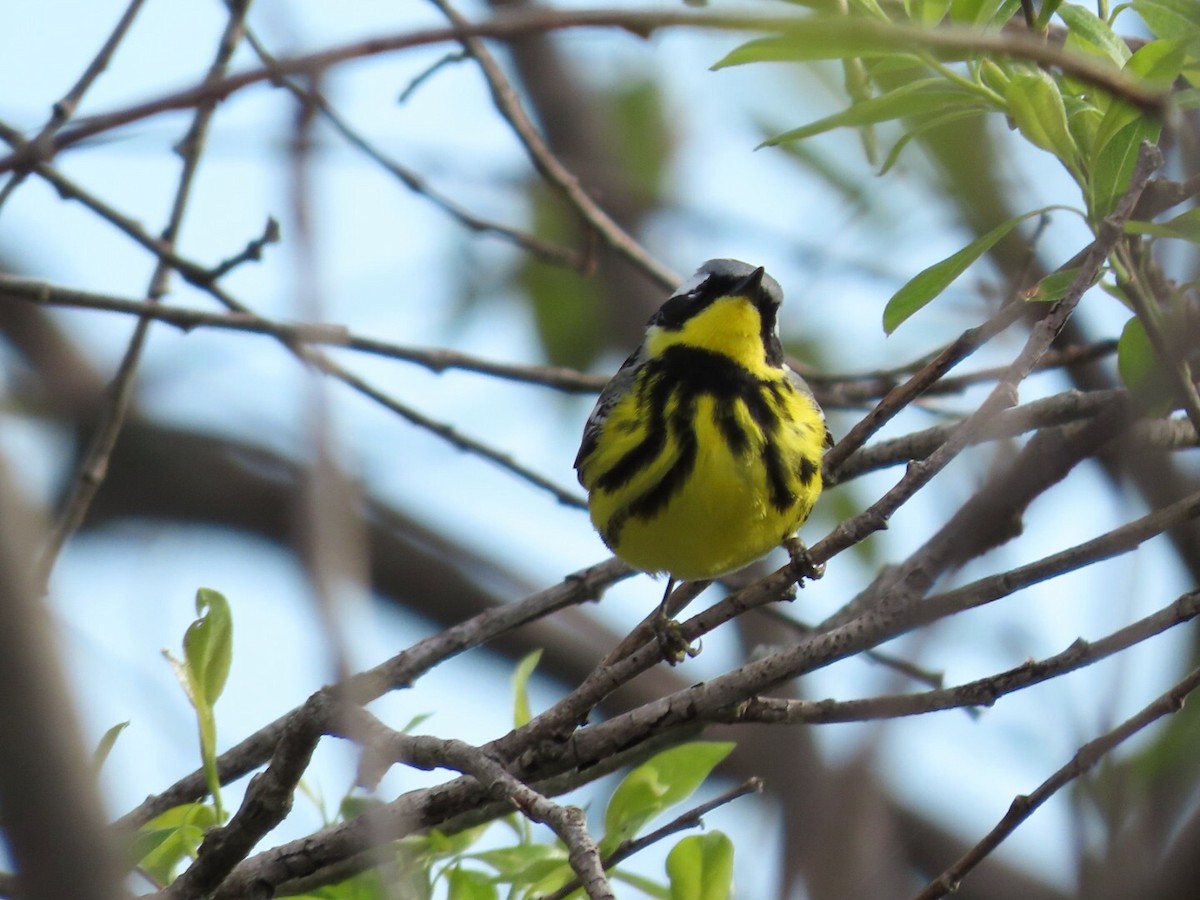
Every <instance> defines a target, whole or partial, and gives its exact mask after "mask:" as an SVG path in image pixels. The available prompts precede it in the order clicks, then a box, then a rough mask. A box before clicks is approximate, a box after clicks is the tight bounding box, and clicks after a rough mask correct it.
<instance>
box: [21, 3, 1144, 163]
mask: <svg viewBox="0 0 1200 900" xmlns="http://www.w3.org/2000/svg"><path fill="white" fill-rule="evenodd" d="M854 27H855V29H856V39H857V41H858V42H859V43H860V45H861V46H862V49H863V50H867V49H870V47H871V46H872V45H873V44H877V45H878V47H879V49H882V50H893V49H895V48H896V47H897V46H899V45H902V44H908V45H911V46H913V47H923V48H925V49H928V50H932V51H935V52H942V53H946V54H948V55H955V54H963V53H970V54H996V55H999V56H1002V57H1009V58H1013V59H1024V60H1028V61H1030V62H1035V63H1039V64H1042V65H1048V66H1054V67H1056V68H1058V69H1061V70H1062V71H1063V72H1064V73H1066V74H1068V75H1073V76H1075V77H1077V78H1079V79H1081V80H1083V81H1086V82H1089V83H1091V84H1095V85H1097V86H1098V87H1101V88H1104V89H1105V90H1107V91H1109V92H1110V93H1111V94H1113V95H1114V96H1117V97H1120V98H1122V99H1124V100H1127V101H1129V102H1130V103H1132V104H1134V105H1135V106H1138V107H1140V108H1142V109H1145V110H1147V111H1150V112H1152V113H1155V114H1158V113H1161V112H1162V110H1163V109H1164V108H1165V106H1166V103H1167V94H1166V92H1164V91H1161V90H1155V89H1151V88H1147V87H1145V86H1144V85H1142V84H1141V82H1138V81H1136V80H1134V79H1131V78H1130V77H1129V76H1127V75H1125V74H1124V73H1123V72H1122V71H1120V70H1119V69H1117V68H1116V67H1115V66H1112V65H1109V64H1106V63H1102V62H1099V61H1097V60H1096V59H1095V58H1094V57H1090V56H1086V55H1084V54H1078V53H1073V52H1069V51H1066V50H1064V49H1062V48H1059V47H1056V46H1054V45H1053V44H1050V43H1047V42H1045V41H1043V40H1041V39H1039V38H1038V37H1036V36H1034V35H1026V34H1020V33H1012V32H985V31H980V30H978V29H975V28H965V27H956V26H940V27H938V28H921V27H916V26H906V25H899V24H895V23H882V22H874V21H870V20H866V19H862V20H860V21H856V22H855V23H854ZM574 28H621V29H624V30H626V31H629V32H632V33H634V34H637V35H639V36H643V37H644V36H647V35H650V34H652V33H653V32H655V31H658V30H660V29H664V28H710V29H718V30H737V31H759V32H763V31H765V32H779V33H780V34H782V35H783V36H785V37H786V36H790V37H794V38H797V39H803V40H806V41H810V42H820V41H821V40H828V39H829V38H831V37H836V38H842V37H844V32H845V23H844V22H841V21H838V20H834V21H830V20H828V19H826V20H822V19H821V18H819V17H813V18H803V17H796V16H753V15H739V14H713V13H688V12H680V11H675V10H666V11H661V12H647V11H638V10H605V9H593V10H588V9H584V10H562V9H552V8H538V7H530V8H527V9H519V10H513V11H511V12H510V11H506V12H503V13H499V14H497V15H495V16H493V17H492V18H490V19H487V20H485V21H481V22H472V23H467V24H464V25H462V26H452V27H449V28H427V29H419V30H416V31H409V32H404V33H402V34H398V35H392V36H390V37H382V38H370V39H368V40H364V41H356V42H354V43H350V44H344V45H341V46H338V47H332V48H329V49H326V50H321V51H318V52H315V53H311V54H305V55H302V56H296V57H292V58H289V59H282V60H279V62H278V64H277V65H276V66H274V67H272V68H266V67H263V68H258V69H252V70H250V71H247V72H240V73H238V74H236V75H231V76H229V77H227V78H225V79H223V80H221V81H219V82H217V83H214V84H200V85H196V86H194V87H191V88H187V89H184V90H182V91H177V92H175V93H172V94H166V95H163V96H160V97H156V98H152V99H150V100H147V101H144V102H142V103H138V104H135V105H132V106H128V107H125V108H123V109H118V110H115V111H113V112H110V113H107V114H104V115H98V116H93V117H92V118H90V119H89V120H88V121H87V122H86V123H81V124H78V125H76V126H75V127H74V128H71V129H69V130H65V131H62V132H60V133H59V134H57V135H56V136H55V137H54V140H53V141H52V142H51V143H50V145H48V146H47V147H45V148H40V147H39V148H33V147H25V148H23V149H21V150H18V151H16V152H13V153H10V154H9V155H8V156H6V157H3V158H0V174H2V173H4V172H10V171H13V170H16V169H21V168H27V167H29V166H31V165H34V164H36V163H38V162H42V161H44V160H46V159H49V158H51V157H53V156H54V155H55V154H57V153H59V152H61V151H62V150H64V149H66V148H67V147H71V146H74V145H75V144H78V143H80V142H81V141H84V140H86V139H87V138H90V137H94V136H95V135H97V134H102V133H104V132H106V131H111V130H112V129H114V128H119V127H121V126H123V125H128V124H130V123H132V122H137V121H141V120H143V119H146V118H149V117H151V116H156V115H159V114H161V113H164V112H169V111H171V110H176V109H189V108H192V107H194V106H196V105H197V104H198V103H201V102H204V101H207V100H223V99H225V98H227V97H228V96H230V95H231V94H233V93H235V92H237V91H240V90H243V89H245V88H247V87H249V86H251V85H255V84H259V83H262V82H267V81H272V80H274V79H276V78H278V77H279V76H280V75H300V74H308V75H314V74H317V73H319V72H321V71H322V70H325V69H328V68H329V67H331V66H334V65H337V64H339V63H343V62H346V61H348V60H352V59H362V58H365V57H370V56H378V55H380V54H384V53H392V52H395V51H398V50H406V49H409V48H412V47H422V46H427V45H430V44H441V43H445V42H447V41H462V40H463V39H464V38H494V39H498V40H513V39H516V38H521V37H528V36H531V35H537V34H545V33H548V32H553V31H564V30H567V29H574Z"/></svg>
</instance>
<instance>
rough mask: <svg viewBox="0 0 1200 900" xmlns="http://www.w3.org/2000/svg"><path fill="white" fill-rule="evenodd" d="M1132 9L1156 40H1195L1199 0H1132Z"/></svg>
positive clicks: (1199, 13)
mask: <svg viewBox="0 0 1200 900" xmlns="http://www.w3.org/2000/svg"><path fill="white" fill-rule="evenodd" d="M1133 9H1134V12H1136V13H1137V14H1138V15H1139V16H1141V17H1142V21H1143V22H1145V23H1146V27H1147V28H1149V29H1150V32H1151V34H1153V35H1154V36H1155V37H1156V38H1170V39H1174V38H1189V39H1192V40H1194V39H1195V36H1196V23H1197V22H1200V0H1133Z"/></svg>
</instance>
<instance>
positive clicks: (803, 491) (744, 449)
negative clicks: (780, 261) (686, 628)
mask: <svg viewBox="0 0 1200 900" xmlns="http://www.w3.org/2000/svg"><path fill="white" fill-rule="evenodd" d="M782 302H783V292H782V290H781V289H780V287H779V284H778V283H777V282H776V281H775V279H774V278H772V277H771V276H770V275H767V274H766V273H765V272H764V271H763V269H762V268H761V267H758V268H755V267H754V266H750V265H748V264H746V263H744V262H741V261H739V260H735V259H712V260H709V261H708V262H706V263H704V265H702V266H701V267H700V268H699V269H698V270H697V272H696V274H695V275H693V276H692V277H691V278H690V279H689V280H688V281H686V282H685V283H684V284H682V285H681V286H680V287H679V288H678V289H677V290H676V291H675V293H674V294H672V295H671V297H670V298H669V299H668V300H667V301H666V303H664V304H663V305H662V307H661V308H660V309H659V310H658V312H656V313H655V314H654V315H653V316H652V317H651V318H650V321H649V323H647V326H646V336H645V338H644V340H643V341H642V345H641V346H640V347H638V349H637V350H636V351H635V352H634V353H633V355H632V356H630V357H629V358H628V359H627V360H625V363H624V365H622V366H621V368H620V370H618V372H617V373H616V375H614V376H613V378H612V380H611V381H610V382H609V383H608V385H607V386H606V387H605V388H604V390H603V391H602V392H601V393H600V398H599V400H597V402H596V406H595V408H594V409H593V410H592V414H591V416H589V418H588V420H587V425H586V426H585V427H584V431H583V442H582V445H581V446H580V448H579V455H578V456H577V457H576V458H575V468H576V470H577V472H578V475H579V481H580V483H581V484H582V485H583V486H584V487H585V488H586V489H587V492H588V509H589V511H590V512H591V517H592V523H593V524H594V525H595V526H596V530H597V531H599V532H600V536H601V537H602V538H603V539H604V543H605V544H607V545H608V547H609V548H610V549H611V550H612V551H613V552H614V553H615V554H616V555H617V556H619V557H620V558H621V559H623V560H624V561H625V562H627V563H629V565H631V566H633V567H634V568H636V569H640V570H642V571H645V572H651V573H658V572H665V573H667V575H668V576H669V577H668V582H667V592H666V594H665V595H664V597H663V605H662V606H660V608H659V609H660V613H663V611H664V610H665V604H666V601H667V596H669V594H670V592H671V588H672V586H673V584H674V582H675V581H676V580H697V579H706V578H715V577H717V576H719V575H724V574H726V573H728V572H732V571H734V570H735V569H739V568H741V567H742V566H745V565H747V564H748V563H751V562H753V561H754V560H756V559H758V558H760V557H761V556H763V555H764V554H766V553H767V552H768V551H769V550H771V548H772V547H775V546H778V545H780V544H784V545H785V546H787V547H788V549H789V552H791V553H792V555H793V558H796V557H797V554H799V555H800V559H799V561H800V562H802V563H803V562H806V561H807V552H806V551H805V550H804V546H803V544H801V543H799V540H798V539H797V538H795V533H796V530H797V529H798V528H799V527H800V526H801V525H802V524H803V523H804V520H805V519H807V518H808V514H809V512H811V511H812V508H813V504H814V503H816V501H817V497H818V496H819V495H820V493H821V486H822V482H821V459H822V456H823V454H824V452H825V449H826V448H827V447H828V446H829V445H830V443H831V440H830V436H829V431H828V429H827V428H826V426H825V416H824V414H823V413H822V412H821V408H820V406H818V405H817V402H816V400H815V399H814V398H813V395H812V391H811V390H809V388H808V385H806V384H805V383H804V380H803V379H802V378H801V377H800V376H799V375H797V374H796V373H795V372H793V371H792V370H791V369H790V368H789V367H788V365H787V363H786V362H785V361H784V357H783V347H782V345H781V344H780V342H779V334H778V331H777V329H776V316H777V314H778V312H779V307H780V304H781V303H782ZM807 567H808V569H809V571H810V574H812V575H813V576H816V575H819V574H820V573H819V571H817V570H815V567H813V566H812V565H811V561H807ZM661 618H662V619H664V620H665V614H664V615H663V616H662V617H661ZM661 637H662V633H661V632H660V639H661Z"/></svg>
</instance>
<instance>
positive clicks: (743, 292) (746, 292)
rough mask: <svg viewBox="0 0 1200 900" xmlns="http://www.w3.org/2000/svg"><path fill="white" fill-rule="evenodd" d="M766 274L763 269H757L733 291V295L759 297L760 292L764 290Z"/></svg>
mask: <svg viewBox="0 0 1200 900" xmlns="http://www.w3.org/2000/svg"><path fill="white" fill-rule="evenodd" d="M764 272H765V270H764V269H763V267H762V266H759V267H758V268H757V269H755V270H754V271H753V272H751V273H750V274H749V275H747V276H746V278H745V279H744V280H743V281H742V282H741V283H740V284H739V285H738V286H737V287H735V288H734V289H733V290H732V291H731V293H732V294H733V295H734V296H735V297H751V298H753V297H757V296H758V293H759V291H760V290H762V280H763V274H764Z"/></svg>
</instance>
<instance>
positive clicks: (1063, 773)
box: [916, 669, 1200, 900]
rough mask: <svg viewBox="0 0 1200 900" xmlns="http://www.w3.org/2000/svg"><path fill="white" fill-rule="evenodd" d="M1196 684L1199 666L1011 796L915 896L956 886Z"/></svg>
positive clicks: (1172, 709)
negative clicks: (1031, 787)
mask: <svg viewBox="0 0 1200 900" xmlns="http://www.w3.org/2000/svg"><path fill="white" fill-rule="evenodd" d="M1197 687H1200V669H1194V670H1193V671H1192V672H1191V673H1190V674H1188V675H1187V676H1186V677H1184V678H1183V679H1182V680H1180V681H1179V682H1178V683H1176V684H1175V686H1174V687H1172V688H1171V689H1170V690H1169V691H1167V692H1166V693H1165V694H1162V695H1161V696H1160V697H1158V698H1157V699H1156V700H1154V701H1153V702H1152V703H1150V704H1148V705H1147V706H1145V707H1143V708H1142V709H1141V711H1139V712H1138V713H1136V714H1135V715H1133V716H1131V717H1130V718H1128V719H1126V720H1125V721H1124V722H1122V723H1121V724H1120V725H1118V726H1117V727H1116V728H1114V729H1113V730H1112V731H1109V732H1108V733H1106V734H1103V735H1101V736H1100V737H1098V738H1096V739H1095V740H1092V741H1089V742H1088V743H1086V744H1084V745H1083V746H1082V747H1080V748H1079V750H1078V751H1076V753H1075V756H1074V757H1072V759H1071V761H1070V762H1068V763H1067V764H1066V765H1065V766H1063V767H1062V768H1061V769H1059V770H1058V771H1057V772H1055V773H1054V774H1053V775H1051V776H1050V777H1049V778H1047V779H1046V780H1045V781H1043V782H1042V783H1041V784H1040V785H1038V787H1037V789H1036V790H1035V791H1033V793H1031V794H1022V795H1021V796H1019V797H1017V798H1016V799H1014V800H1013V802H1012V806H1010V807H1009V810H1008V812H1007V813H1005V815H1004V818H1002V819H1001V820H1000V821H999V822H998V823H997V824H996V827H995V828H993V829H992V830H991V831H990V832H988V834H987V835H986V836H985V837H984V838H983V840H981V841H980V842H979V843H978V844H976V845H975V846H974V847H972V848H971V849H970V850H969V851H968V852H967V853H966V854H964V855H963V857H962V858H961V859H959V860H958V861H957V862H955V863H954V865H952V866H950V868H948V869H946V871H945V872H943V873H942V874H941V875H939V876H938V877H937V878H936V879H934V880H933V881H932V882H930V883H929V885H927V886H926V888H925V890H923V891H921V893H920V894H918V895H917V898H916V900H936V898H938V897H945V896H947V895H948V894H951V893H953V892H954V891H956V890H958V886H959V884H961V882H962V879H963V877H964V876H965V875H966V874H967V873H968V872H970V871H971V870H972V869H974V868H975V867H976V866H977V865H979V863H981V862H983V860H984V859H986V858H987V856H988V855H989V854H990V853H991V852H992V851H993V850H995V849H996V848H997V847H998V846H1000V844H1001V843H1002V842H1003V841H1004V840H1005V839H1006V838H1007V837H1008V836H1009V835H1010V834H1012V833H1013V831H1015V830H1016V828H1017V826H1019V825H1020V824H1021V823H1022V822H1024V821H1025V820H1026V819H1028V818H1029V817H1030V816H1031V815H1033V813H1034V812H1035V811H1036V810H1037V809H1038V808H1039V807H1040V806H1041V805H1042V804H1043V803H1045V802H1046V801H1047V800H1049V799H1050V798H1051V797H1053V796H1054V795H1055V794H1056V793H1057V792H1058V791H1060V790H1062V789H1063V788H1064V787H1066V786H1067V785H1068V784H1070V783H1071V782H1072V781H1074V780H1075V779H1076V778H1079V777H1080V776H1081V775H1085V774H1086V773H1087V772H1089V771H1091V769H1092V768H1093V767H1095V765H1096V763H1098V762H1100V760H1102V759H1103V758H1104V757H1105V756H1106V755H1107V754H1108V753H1110V752H1111V751H1112V750H1114V749H1115V748H1116V747H1118V746H1119V745H1120V744H1121V743H1123V742H1124V741H1126V740H1128V739H1129V738H1131V737H1133V735H1135V734H1137V733H1138V732H1139V731H1142V730H1144V729H1145V728H1147V727H1148V726H1150V725H1152V724H1154V723H1155V722H1156V721H1158V720H1159V719H1161V718H1163V717H1164V716H1169V715H1171V714H1173V713H1176V712H1178V711H1179V710H1180V709H1182V708H1183V700H1184V698H1185V697H1186V696H1187V695H1188V694H1190V693H1191V692H1192V691H1194V690H1195V689H1196V688H1197Z"/></svg>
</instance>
